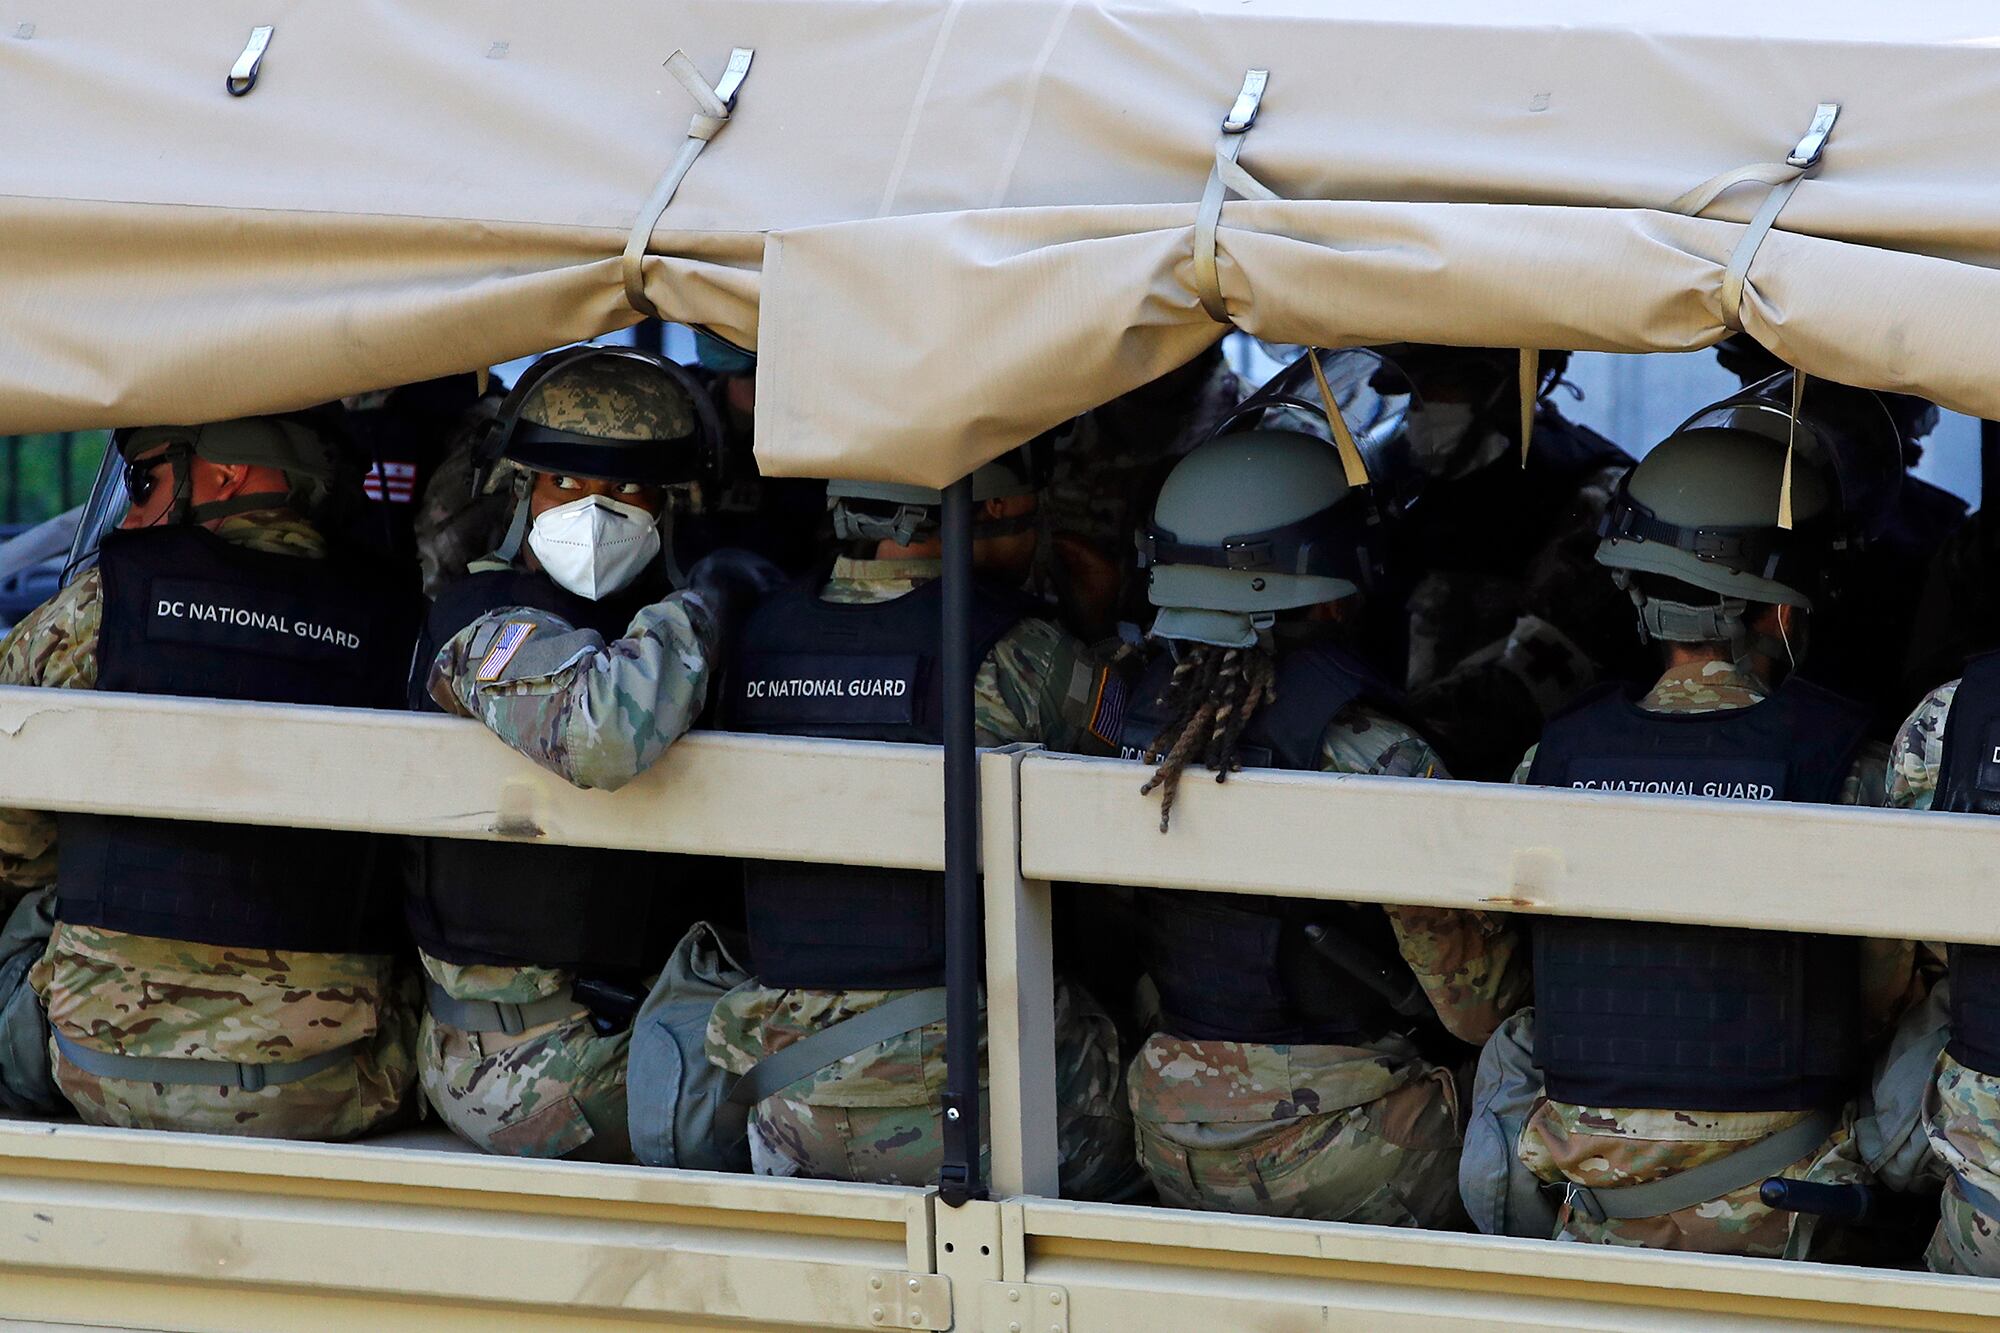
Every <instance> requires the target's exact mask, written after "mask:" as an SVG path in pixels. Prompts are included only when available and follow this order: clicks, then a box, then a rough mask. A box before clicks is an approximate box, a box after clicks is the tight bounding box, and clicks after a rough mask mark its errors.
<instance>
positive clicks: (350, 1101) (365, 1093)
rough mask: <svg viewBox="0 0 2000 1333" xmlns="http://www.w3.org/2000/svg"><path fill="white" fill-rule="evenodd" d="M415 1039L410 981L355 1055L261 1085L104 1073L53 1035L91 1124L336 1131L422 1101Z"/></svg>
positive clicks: (330, 1135)
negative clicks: (82, 1062) (74, 1058)
mask: <svg viewBox="0 0 2000 1333" xmlns="http://www.w3.org/2000/svg"><path fill="white" fill-rule="evenodd" d="M403 980H404V981H406V982H407V981H408V980H409V978H407V977H404V978H403ZM416 1039H417V999H416V988H415V987H414V985H404V986H400V987H398V989H397V990H396V991H395V992H393V993H392V994H390V995H388V996H385V997H384V1001H383V1004H382V1007H381V1009H380V1019H379V1024H378V1026H377V1027H376V1029H375V1032H374V1034H373V1035H372V1036H370V1037H367V1038H364V1039H363V1040H362V1042H360V1043H359V1044H357V1046H356V1049H355V1055H354V1058H353V1060H351V1061H349V1062H347V1063H344V1064H340V1065H336V1066H334V1067H333V1068H331V1069H324V1070H321V1071H320V1072H319V1073H317V1074H313V1075H312V1076H310V1077H308V1078H303V1079H300V1080H299V1081H298V1082H296V1083H286V1084H282V1085H280V1086H277V1087H268V1088H262V1089H259V1090H258V1091H256V1092H246V1091H244V1090H243V1089H241V1088H233V1087H205V1086H197V1085H194V1084H180V1083H166V1084H163V1083H139V1082H134V1081H133V1080H131V1079H120V1078H100V1077H98V1076H97V1075H95V1074H87V1073H85V1072H84V1071H82V1070H80V1069H78V1068H76V1067H75V1066H73V1065H71V1064H69V1063H68V1062H67V1061H65V1060H64V1059H63V1057H62V1052H61V1051H60V1049H58V1048H57V1047H56V1045H55V1043H54V1042H53V1041H51V1042H50V1043H49V1059H50V1063H51V1066H52V1067H53V1068H54V1070H55V1078H56V1086H57V1087H59V1088H61V1089H62V1092H63V1095H64V1096H65V1097H67V1098H69V1100H70V1103H71V1104H72V1105H74V1106H75V1107H76V1110H77V1114H78V1115H79V1116H81V1117H82V1118H83V1119H84V1121H85V1122H86V1123H88V1124H92V1125H115V1126H117V1127H119V1128H121V1129H175V1130H185V1131H190V1132H193V1133H197V1134H239V1135H252V1136H256V1137H260V1138H273V1139H317V1140H323V1141H333V1140H339V1139H351V1138H355V1137H358V1136H360V1135H362V1134H366V1133H369V1132H371V1131H373V1130H378V1129H383V1128H386V1127H388V1126H390V1125H391V1124H393V1123H395V1122H396V1121H397V1120H399V1119H402V1118H405V1117H407V1116H408V1115H409V1114H410V1113H411V1112H412V1111H413V1110H415V1108H416V1104H415V1102H414V1100H413V1099H412V1098H411V1096H410V1093H411V1091H412V1089H413V1087H414V1086H415V1083H416V1063H417V1061H416Z"/></svg>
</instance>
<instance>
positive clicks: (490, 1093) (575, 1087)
mask: <svg viewBox="0 0 2000 1333" xmlns="http://www.w3.org/2000/svg"><path fill="white" fill-rule="evenodd" d="M419 957H421V958H422V959H423V964H424V971H425V972H426V973H428V974H429V975H430V978H431V980H432V981H434V982H436V983H437V984H438V985H439V986H442V987H443V988H444V991H445V993H446V994H448V995H450V996H452V997H454V998H456V999H460V1000H491V1001H494V1002H495V1003H500V1004H529V1003H533V1002H534V1001H536V1000H540V999H545V998H547V997H549V996H551V995H560V994H562V993H564V992H565V991H567V990H568V989H569V986H570V983H571V981H573V980H574V978H573V977H572V975H571V974H570V973H568V972H565V971H562V970H560V969H557V968H547V967H478V966H470V965H463V966H462V965H458V964H453V963H446V962H442V961H440V960H438V959H436V958H432V957H431V956H430V955H429V954H425V953H421V951H420V952H419ZM646 985H647V987H648V988H649V989H650V988H651V986H652V982H651V980H648V981H647V983H646ZM631 1045H632V1034H631V1031H630V1030H629V1029H627V1030H624V1031H619V1032H614V1033H612V1034H610V1035H609V1036H603V1035H600V1034H599V1033H598V1031H597V1029H596V1028H594V1027H593V1026H591V1022H590V1018H589V1016H588V1015H587V1014H586V1013H585V1012H584V1009H583V1006H582V1005H578V1006H577V1009H576V1012H575V1013H574V1014H573V1015H571V1016H569V1017H567V1018H563V1019H559V1020H557V1021H555V1022H552V1023H542V1024H538V1025H536V1026H534V1027H531V1028H529V1029H527V1030H526V1031H524V1032H522V1033H520V1034H518V1035H516V1036H509V1035H508V1034H506V1033H504V1032H466V1031H464V1030H462V1029H460V1028H456V1027H453V1026H452V1025H451V1024H449V1023H441V1022H439V1021H438V1020H437V1018H436V1017H434V1016H433V1015H431V1014H430V1013H428V1012H426V1013H425V1014H424V1023H423V1035H422V1038H421V1039H420V1041H419V1042H418V1068H419V1072H420V1073H421V1075H422V1077H423V1083H424V1096H425V1097H426V1098H428V1099H429V1101H430V1104H431V1107H432V1109H434V1110H435V1111H436V1112H437V1113H438V1116H439V1118H440V1119H442V1120H443V1121H444V1122H445V1123H446V1124H447V1125H450V1126H451V1127H452V1129H453V1130H455V1131H456V1132H457V1133H458V1134H459V1136H460V1137H462V1138H464V1139H466V1140H468V1141H469V1142H472V1143H476V1144H478V1145H479V1146H480V1147H481V1148H484V1149H485V1150H486V1151H487V1152H493V1153H504V1154H506V1155H507V1156H510V1157H567V1158H570V1159H572V1160H578V1161H594V1162H629V1161H631V1160H632V1137H631V1134H630V1132H629V1131H628V1129H627V1127H626V1119H625V1115H626V1110H625V1066H626V1057H627V1055H628V1054H629V1052H630V1050H631Z"/></svg>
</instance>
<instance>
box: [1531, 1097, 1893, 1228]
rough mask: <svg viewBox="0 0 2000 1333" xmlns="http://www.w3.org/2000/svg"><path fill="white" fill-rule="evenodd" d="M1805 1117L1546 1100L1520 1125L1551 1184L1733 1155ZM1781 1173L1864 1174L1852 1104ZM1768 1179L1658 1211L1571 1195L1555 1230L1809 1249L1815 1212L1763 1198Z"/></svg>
mask: <svg viewBox="0 0 2000 1333" xmlns="http://www.w3.org/2000/svg"><path fill="white" fill-rule="evenodd" d="M1801 1118H1802V1113H1798V1112H1769V1113H1753V1112H1742V1111H1737V1112H1708V1111H1666V1110H1647V1109H1602V1108H1589V1107H1577V1106H1568V1105H1565V1104H1563V1103H1560V1102H1552V1101H1546V1100H1545V1101H1543V1102H1542V1103H1541V1104H1540V1106H1538V1107H1537V1108H1536V1110H1535V1112H1534V1114H1533V1115H1531V1116H1530V1117H1529V1118H1528V1123H1527V1126H1526V1127H1525V1128H1524V1129H1523V1130H1522V1132H1521V1142H1520V1153H1521V1161H1522V1163H1523V1164H1524V1165H1526V1166H1527V1168H1528V1169H1529V1170H1530V1171H1532V1172H1533V1173H1534V1174H1535V1176H1536V1177H1537V1178H1538V1179H1541V1180H1544V1181H1547V1182H1549V1183H1551V1184H1561V1183H1563V1182H1564V1181H1569V1182H1573V1183H1575V1184H1579V1185H1591V1186H1597V1187H1601V1188H1606V1189H1615V1188H1617V1187H1618V1186H1621V1185H1641V1184H1645V1183H1646V1182H1648V1181H1653V1180H1664V1179H1666V1178H1668V1177H1670V1176H1673V1175H1676V1174H1678V1173H1679V1172H1682V1171H1686V1170H1689V1169H1691V1168H1693V1167H1697V1166H1701V1165H1703V1164H1704V1163H1707V1162H1712V1161H1715V1160H1717V1159H1719V1158H1722V1157H1727V1156H1729V1155H1730V1154H1731V1153H1734V1152H1737V1151H1739V1150H1741V1149H1743V1148H1747V1147H1749V1146H1751V1145H1752V1144H1755V1143H1758V1142H1761V1141H1762V1140H1763V1139H1765V1138H1768V1137H1769V1136H1771V1135H1773V1134H1777V1133H1780V1132H1782V1131H1783V1130H1785V1129H1786V1128H1788V1127H1790V1126H1791V1125H1793V1124H1795V1123H1797V1122H1798V1121H1799V1119H1801ZM1775 1174H1778V1175H1782V1176H1788V1177H1790V1178H1791V1179H1793V1180H1810V1181H1817V1182H1820V1183H1823V1184H1829V1185H1847V1184H1856V1183H1861V1182H1865V1181H1866V1180H1867V1179H1868V1169H1867V1167H1865V1166H1864V1165H1863V1164H1862V1161H1861V1153H1860V1149H1859V1147H1858V1146H1857V1144H1856V1142H1855V1138H1854V1115H1853V1111H1852V1109H1851V1108H1850V1109H1849V1110H1848V1111H1847V1112H1846V1113H1844V1114H1843V1115H1842V1117H1841V1123H1840V1125H1839V1127H1838V1128H1837V1129H1835V1130H1834V1132H1833V1134H1832V1136H1831V1137H1830V1138H1828V1139H1827V1141H1826V1142H1825V1143H1823V1144H1821V1145H1820V1146H1818V1147H1816V1148H1813V1149H1812V1150H1811V1151H1809V1152H1807V1153H1805V1154H1804V1155H1803V1156H1801V1157H1800V1158H1799V1159H1798V1160H1797V1161H1795V1162H1793V1163H1792V1164H1791V1165H1790V1166H1787V1167H1786V1168H1785V1169H1784V1170H1783V1171H1780V1172H1777V1173H1775ZM1762 1183H1763V1181H1762V1180H1761V1179H1760V1180H1758V1181H1756V1182H1753V1183H1751V1184H1749V1185H1745V1186H1743V1187H1742V1188H1741V1189H1738V1190H1734V1191H1732V1192H1730V1193H1728V1194H1725V1195H1723V1196H1722V1197H1721V1198H1719V1199H1710V1200H1708V1201H1706V1202H1703V1203H1698V1204H1694V1205H1691V1206H1689V1207H1687V1208H1682V1209H1678V1210H1676V1211H1674V1212H1671V1213H1667V1214H1664V1215H1663V1216H1660V1217H1634V1218H1610V1219H1606V1220H1605V1221H1602V1222H1593V1221H1591V1220H1590V1219H1589V1218H1588V1217H1585V1216H1582V1215H1580V1214H1578V1213H1576V1212H1574V1211H1573V1210H1572V1209H1570V1208H1569V1206H1568V1205H1566V1204H1565V1205H1564V1207H1563V1208H1562V1210H1561V1213H1560V1215H1559V1217H1558V1226H1559V1228H1560V1230H1559V1232H1558V1239H1562V1240H1579V1241H1588V1242H1593V1243H1596V1244H1601V1245H1629V1246H1635V1247H1639V1248H1644V1249H1653V1250H1691V1251H1695V1252H1697V1253H1701V1254H1729V1255H1742V1256H1747V1257H1751V1258H1763V1259H1777V1258H1787V1259H1799V1258H1804V1257H1806V1255H1807V1253H1808V1252H1809V1251H1810V1249H1811V1246H1812V1242H1813V1231H1814V1228H1815V1226H1816V1223H1817V1219H1816V1218H1813V1217H1811V1216H1808V1215H1805V1214H1800V1213H1781V1212H1774V1211H1773V1210H1771V1209H1769V1208H1766V1207H1765V1206H1764V1204H1763V1202H1762V1201H1761V1200H1759V1198H1758V1197H1757V1190H1758V1186H1759V1185H1761V1184H1762Z"/></svg>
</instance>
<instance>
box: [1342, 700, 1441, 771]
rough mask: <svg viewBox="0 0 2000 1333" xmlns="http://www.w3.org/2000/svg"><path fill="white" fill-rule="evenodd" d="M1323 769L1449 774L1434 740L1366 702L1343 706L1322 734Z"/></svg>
mask: <svg viewBox="0 0 2000 1333" xmlns="http://www.w3.org/2000/svg"><path fill="white" fill-rule="evenodd" d="M1319 768H1320V772H1322V773H1369V774H1373V775H1375V776H1377V777H1388V778H1448V777H1450V776H1451V774H1449V773H1447V772H1445V768H1444V761H1443V760H1441V759H1439V758H1438V756H1437V751H1435V750H1433V749H1432V748H1431V743H1430V742H1429V741H1427V740H1425V739H1424V738H1423V737H1422V736H1419V735H1418V734H1417V733H1416V732H1415V731H1414V730H1412V729H1411V728H1409V727H1407V726H1404V725H1403V724H1402V723H1401V722H1398V721H1396V720H1395V719H1394V718H1391V717H1389V716H1387V715H1385V714H1383V713H1378V712H1376V711H1375V710H1374V709H1372V708H1370V707H1368V706H1367V705H1366V704H1354V705H1352V706H1350V707H1348V708H1344V709H1342V710H1341V712H1340V715H1339V716H1338V717H1336V718H1334V720H1333V721H1332V722H1330V723H1328V724H1327V728H1326V734H1325V735H1323V736H1321V737H1320V742H1319Z"/></svg>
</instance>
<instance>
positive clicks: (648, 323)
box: [632, 319, 667, 356]
mask: <svg viewBox="0 0 2000 1333" xmlns="http://www.w3.org/2000/svg"><path fill="white" fill-rule="evenodd" d="M632 345H633V346H634V347H637V348H638V349H639V350H640V351H643V352H651V353H652V354H653V355H654V356H665V355H666V354H667V326H666V325H665V324H662V323H661V322H660V321H659V320H657V319H642V320H640V321H639V327H638V328H636V329H634V330H632Z"/></svg>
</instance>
